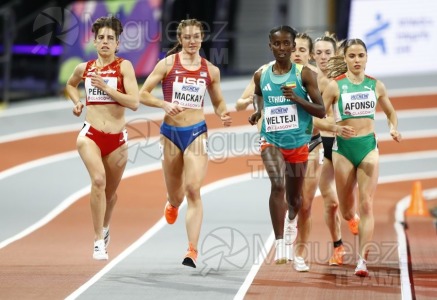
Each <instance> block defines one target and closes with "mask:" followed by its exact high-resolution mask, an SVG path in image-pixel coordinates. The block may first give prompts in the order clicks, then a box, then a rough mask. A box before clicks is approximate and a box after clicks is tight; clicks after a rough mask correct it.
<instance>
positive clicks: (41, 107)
mask: <svg viewBox="0 0 437 300" xmlns="http://www.w3.org/2000/svg"><path fill="white" fill-rule="evenodd" d="M250 78H251V77H245V78H238V79H229V81H228V80H223V81H222V82H221V89H222V91H224V92H225V91H226V92H227V91H235V90H237V91H241V93H242V92H243V91H244V89H245V87H246V85H247V84H248V83H249V82H250ZM152 93H153V94H154V95H155V96H158V97H161V98H162V90H161V88H160V86H159V87H156V88H155V89H154V90H153V92H152ZM388 94H389V96H390V98H408V97H412V96H427V95H429V96H432V95H436V94H437V88H436V87H419V88H402V89H389V90H388ZM51 99H52V100H51ZM41 100H44V101H43V103H41V102H42V101H39V102H40V103H38V104H34V103H31V102H30V101H29V104H28V105H23V106H17V107H10V108H8V109H6V110H3V111H1V112H0V118H1V117H10V116H19V115H26V114H33V113H40V112H46V111H54V110H62V109H72V104H71V102H70V100H68V98H66V97H49V98H43V99H41ZM230 105H232V106H234V105H235V103H233V104H230Z"/></svg>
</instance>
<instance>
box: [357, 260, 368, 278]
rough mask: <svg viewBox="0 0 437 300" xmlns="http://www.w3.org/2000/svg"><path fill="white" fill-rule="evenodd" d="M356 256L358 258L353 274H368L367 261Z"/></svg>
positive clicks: (361, 275) (365, 275) (362, 275)
mask: <svg viewBox="0 0 437 300" xmlns="http://www.w3.org/2000/svg"><path fill="white" fill-rule="evenodd" d="M358 257H359V259H358V263H357V267H356V268H355V275H357V276H360V277H367V276H369V271H368V270H367V262H366V261H365V260H364V259H363V258H362V257H361V256H358Z"/></svg>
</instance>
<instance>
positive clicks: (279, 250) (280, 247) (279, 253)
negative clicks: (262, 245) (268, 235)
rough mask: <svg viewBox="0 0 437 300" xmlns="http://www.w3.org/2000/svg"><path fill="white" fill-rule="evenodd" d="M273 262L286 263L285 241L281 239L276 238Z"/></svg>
mask: <svg viewBox="0 0 437 300" xmlns="http://www.w3.org/2000/svg"><path fill="white" fill-rule="evenodd" d="M275 246H276V251H275V264H277V265H281V264H286V263H287V256H286V254H285V243H284V240H283V239H279V240H276V245H275Z"/></svg>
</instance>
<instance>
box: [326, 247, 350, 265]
mask: <svg viewBox="0 0 437 300" xmlns="http://www.w3.org/2000/svg"><path fill="white" fill-rule="evenodd" d="M345 254H346V251H344V247H343V245H341V246H338V247H337V248H334V254H332V256H331V258H330V259H329V265H330V266H339V265H342V264H343V256H344V255H345Z"/></svg>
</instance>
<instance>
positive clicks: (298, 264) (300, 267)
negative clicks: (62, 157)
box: [293, 256, 310, 272]
mask: <svg viewBox="0 0 437 300" xmlns="http://www.w3.org/2000/svg"><path fill="white" fill-rule="evenodd" d="M293 267H294V269H295V270H296V271H298V272H308V271H309V270H310V267H308V266H307V265H306V264H305V260H304V259H303V257H300V256H296V257H295V258H294V261H293Z"/></svg>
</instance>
